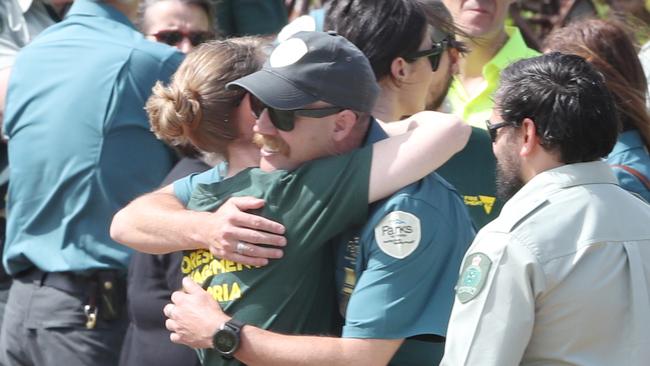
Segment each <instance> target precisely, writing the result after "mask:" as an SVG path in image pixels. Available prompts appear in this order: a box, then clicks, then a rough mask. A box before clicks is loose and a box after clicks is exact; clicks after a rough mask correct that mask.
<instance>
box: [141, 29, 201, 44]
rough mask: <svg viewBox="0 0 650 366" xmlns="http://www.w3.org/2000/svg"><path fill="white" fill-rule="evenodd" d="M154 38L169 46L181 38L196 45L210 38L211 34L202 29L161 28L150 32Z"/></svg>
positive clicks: (177, 42) (178, 41)
mask: <svg viewBox="0 0 650 366" xmlns="http://www.w3.org/2000/svg"><path fill="white" fill-rule="evenodd" d="M152 36H154V37H155V38H156V41H158V42H161V43H165V44H168V45H170V46H176V45H177V44H179V43H180V42H181V41H182V40H183V39H185V38H187V40H189V41H190V44H192V46H194V47H196V46H198V45H200V44H201V43H203V42H205V41H207V40H209V39H210V38H212V36H213V34H212V33H211V32H204V31H189V32H185V31H182V30H178V29H175V30H161V31H160V32H158V33H154V34H152Z"/></svg>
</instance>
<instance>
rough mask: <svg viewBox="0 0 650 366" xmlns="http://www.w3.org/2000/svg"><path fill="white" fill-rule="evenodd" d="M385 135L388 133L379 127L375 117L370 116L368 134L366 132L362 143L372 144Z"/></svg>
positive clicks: (385, 136)
mask: <svg viewBox="0 0 650 366" xmlns="http://www.w3.org/2000/svg"><path fill="white" fill-rule="evenodd" d="M387 137H388V135H387V134H386V131H384V129H383V128H381V126H380V125H379V122H377V120H376V119H375V117H370V128H368V134H366V140H365V142H364V145H370V144H374V143H375V142H377V141H381V140H383V139H385V138H387Z"/></svg>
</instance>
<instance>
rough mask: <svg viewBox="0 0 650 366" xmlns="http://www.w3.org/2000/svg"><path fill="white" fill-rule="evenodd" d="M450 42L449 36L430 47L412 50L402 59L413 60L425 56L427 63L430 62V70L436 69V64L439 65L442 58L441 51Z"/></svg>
mask: <svg viewBox="0 0 650 366" xmlns="http://www.w3.org/2000/svg"><path fill="white" fill-rule="evenodd" d="M452 42H453V41H452V40H451V38H449V37H448V38H445V39H443V40H442V41H440V42H436V43H434V44H433V46H431V48H430V49H428V50H422V51H417V52H413V53H412V54H410V55H408V56H406V57H404V59H405V60H406V61H408V62H413V61H415V60H417V59H418V58H420V57H426V58H428V59H429V63H430V64H431V71H436V70H438V66H440V59H441V58H442V54H443V52H445V50H446V49H447V48H449V46H450V45H451V43H452Z"/></svg>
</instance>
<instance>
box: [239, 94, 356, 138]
mask: <svg viewBox="0 0 650 366" xmlns="http://www.w3.org/2000/svg"><path fill="white" fill-rule="evenodd" d="M249 95H250V100H251V110H252V111H253V114H254V115H255V118H257V119H259V118H260V116H261V115H262V112H264V110H265V109H266V110H267V111H268V113H269V119H270V120H271V123H273V126H275V128H277V129H278V130H280V131H286V132H289V131H291V130H293V129H294V127H295V119H296V116H302V117H311V118H323V117H327V116H331V115H333V114H337V113H339V112H341V111H343V110H345V108H341V107H324V108H312V109H291V110H280V109H275V108H271V107H269V106H267V105H265V104H264V103H262V101H261V100H259V99H257V98H256V97H254V96H253V95H252V94H249Z"/></svg>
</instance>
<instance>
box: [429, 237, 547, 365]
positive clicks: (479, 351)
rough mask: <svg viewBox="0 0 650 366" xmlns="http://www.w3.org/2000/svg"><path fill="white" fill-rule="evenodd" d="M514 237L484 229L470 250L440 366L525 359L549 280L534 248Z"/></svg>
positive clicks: (461, 277) (500, 363)
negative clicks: (537, 305) (538, 305)
mask: <svg viewBox="0 0 650 366" xmlns="http://www.w3.org/2000/svg"><path fill="white" fill-rule="evenodd" d="M508 240H509V236H508V235H505V234H501V233H485V234H483V233H480V234H479V237H477V241H476V242H475V244H473V245H472V247H471V248H470V249H469V250H468V252H467V254H466V256H465V259H464V260H463V265H462V267H461V273H460V277H459V280H458V284H457V286H456V299H455V302H454V307H453V310H452V313H451V318H450V320H449V329H448V330H447V342H446V345H445V355H444V358H443V360H442V362H441V363H440V365H445V366H460V365H478V364H480V365H486V366H502V365H519V364H520V362H521V359H522V357H523V354H524V351H525V350H526V347H527V346H528V342H529V340H530V337H531V335H532V332H533V326H534V325H535V299H536V298H537V297H538V296H541V292H542V291H543V286H544V283H545V279H544V273H543V270H542V268H541V265H540V264H539V263H538V262H537V259H536V257H535V256H534V255H533V254H532V253H531V252H530V251H529V249H528V248H527V247H526V246H524V245H518V244H514V243H508ZM483 278H485V281H484V282H483V281H482V279H483Z"/></svg>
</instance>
